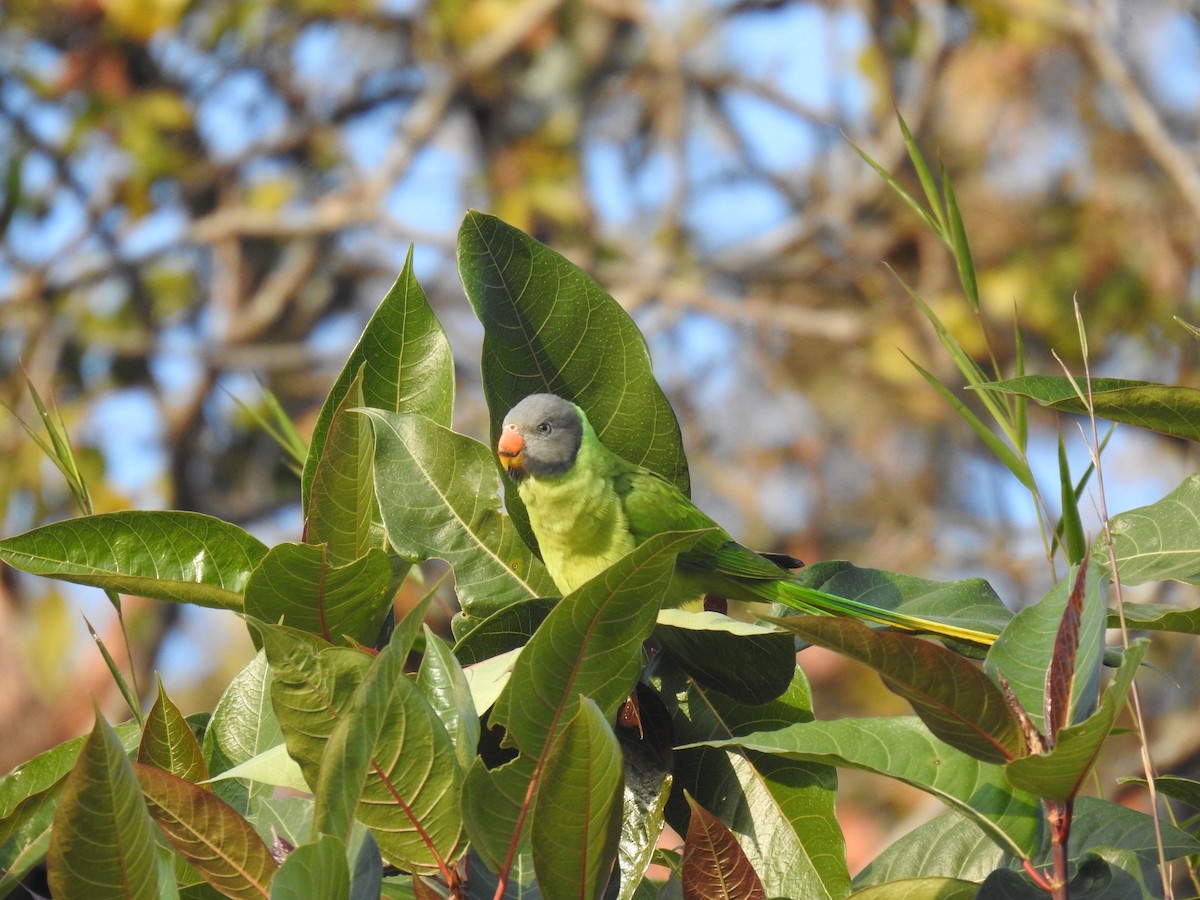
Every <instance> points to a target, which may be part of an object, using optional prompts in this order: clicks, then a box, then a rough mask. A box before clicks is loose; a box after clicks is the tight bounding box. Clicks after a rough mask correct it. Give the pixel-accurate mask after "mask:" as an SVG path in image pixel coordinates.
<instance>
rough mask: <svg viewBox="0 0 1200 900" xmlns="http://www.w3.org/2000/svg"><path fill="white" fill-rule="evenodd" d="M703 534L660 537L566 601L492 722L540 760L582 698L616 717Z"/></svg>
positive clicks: (517, 668) (523, 660)
mask: <svg viewBox="0 0 1200 900" xmlns="http://www.w3.org/2000/svg"><path fill="white" fill-rule="evenodd" d="M704 533H705V532H698V531H693V532H667V533H664V534H660V535H655V536H654V537H653V538H651V539H649V540H648V541H646V542H645V543H643V544H642V545H641V546H639V547H637V548H636V549H634V550H633V551H632V552H630V553H629V554H628V555H626V556H625V557H623V558H622V559H620V560H618V561H617V562H616V563H614V564H613V565H612V566H610V567H609V568H608V569H606V570H604V571H603V572H601V573H600V574H599V575H597V576H596V577H595V578H593V579H592V580H591V581H589V582H587V583H586V584H585V585H583V586H582V587H581V588H579V589H578V590H576V591H573V592H572V593H571V594H570V595H569V596H568V597H565V598H564V599H563V601H562V603H560V604H559V605H558V606H556V607H555V608H554V611H553V612H551V613H550V615H549V616H547V618H546V621H545V622H543V623H542V627H541V628H539V629H538V631H537V634H535V635H534V636H533V639H532V640H531V641H530V642H529V643H528V645H526V647H525V649H524V651H523V652H522V653H521V655H520V656H519V657H517V661H516V663H515V664H514V666H513V673H512V677H511V679H510V680H509V682H508V686H507V687H506V688H505V690H504V692H503V693H502V694H501V695H500V698H499V699H498V700H497V701H496V705H495V707H494V708H493V710H492V716H491V720H490V721H491V723H492V724H493V725H502V726H504V728H505V729H507V731H508V738H509V740H511V741H512V742H513V743H514V744H515V745H516V746H517V747H519V748H520V749H521V751H522V752H523V753H525V754H527V755H529V756H531V757H533V758H534V759H539V760H540V759H543V758H544V756H545V753H546V751H547V749H548V748H549V747H550V745H551V743H552V738H553V736H554V734H555V733H556V732H557V731H559V730H560V729H561V728H562V727H563V726H564V725H565V722H566V717H565V715H564V713H565V712H566V711H567V710H569V709H573V708H574V707H575V704H576V703H577V702H578V697H579V695H580V694H582V695H584V696H586V697H590V698H591V699H592V700H594V701H595V702H596V704H597V705H598V706H599V707H600V709H601V711H602V712H603V713H604V716H605V718H611V717H612V716H614V715H615V714H616V711H617V706H618V705H620V703H621V702H622V701H623V700H625V698H626V697H628V696H629V692H630V691H631V690H632V689H633V685H634V683H635V682H636V681H637V676H638V672H639V670H640V669H641V661H642V641H644V640H645V639H646V638H647V637H648V636H649V634H650V631H651V629H653V627H654V621H655V617H656V616H657V614H658V605H659V602H660V601H661V598H662V595H663V592H664V591H665V590H666V588H667V585H668V584H669V583H670V581H671V577H672V575H673V573H674V568H675V557H676V555H678V554H679V553H681V552H683V551H684V550H686V549H688V548H689V547H691V546H692V545H693V544H694V543H695V542H696V540H697V539H698V538H699V537H700V535H701V534H704Z"/></svg>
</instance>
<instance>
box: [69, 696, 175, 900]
mask: <svg viewBox="0 0 1200 900" xmlns="http://www.w3.org/2000/svg"><path fill="white" fill-rule="evenodd" d="M156 856H157V850H156V848H155V839H154V823H153V822H152V821H151V820H150V813H149V812H148V811H147V810H146V802H145V800H143V799H142V792H141V788H140V787H139V785H138V781H137V777H136V776H135V775H134V774H133V767H132V765H131V764H130V762H129V760H128V759H127V758H126V756H125V750H124V748H123V747H122V746H121V742H120V740H119V739H118V738H117V735H116V732H115V731H113V729H112V727H111V726H110V725H109V724H108V723H107V722H105V721H104V719H103V717H102V716H101V715H100V713H99V710H97V712H96V726H95V727H94V728H93V729H92V733H91V735H89V736H88V739H87V740H86V741H85V742H84V744H83V748H82V749H81V750H80V753H79V758H78V760H77V761H76V763H75V767H74V768H73V769H72V770H71V773H70V774H69V775H68V776H67V779H66V784H65V785H64V786H63V791H62V796H61V797H60V798H59V803H58V809H57V811H56V812H55V814H54V826H53V832H52V836H51V839H50V849H49V854H48V859H47V868H48V872H49V880H50V890H51V892H52V893H53V895H54V896H55V897H66V898H71V897H106V896H108V897H129V898H135V900H142V898H145V900H158V896H159V891H158V863H157V860H156Z"/></svg>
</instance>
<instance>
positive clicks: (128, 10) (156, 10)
mask: <svg viewBox="0 0 1200 900" xmlns="http://www.w3.org/2000/svg"><path fill="white" fill-rule="evenodd" d="M99 4H100V7H101V8H102V9H103V10H104V15H105V16H107V17H108V20H109V21H110V22H112V24H113V25H115V26H116V27H117V28H118V29H119V30H120V31H121V32H122V33H123V34H124V35H125V36H126V37H130V38H133V39H134V40H135V41H138V42H139V43H145V42H146V41H148V40H149V39H150V38H151V36H152V35H153V34H154V33H155V32H156V31H158V30H159V29H161V28H171V27H173V26H175V25H176V24H177V23H178V22H179V19H180V17H181V16H182V15H183V11H184V10H185V9H186V8H187V5H188V0H99Z"/></svg>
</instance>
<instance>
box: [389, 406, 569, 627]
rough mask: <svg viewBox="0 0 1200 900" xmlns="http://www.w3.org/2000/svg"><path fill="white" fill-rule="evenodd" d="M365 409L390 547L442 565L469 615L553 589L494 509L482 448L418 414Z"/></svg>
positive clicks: (494, 484) (490, 469)
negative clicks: (451, 571) (372, 428)
mask: <svg viewBox="0 0 1200 900" xmlns="http://www.w3.org/2000/svg"><path fill="white" fill-rule="evenodd" d="M367 412H368V414H369V415H370V416H371V421H372V422H373V424H374V426H375V491H376V496H378V498H379V506H380V511H381V512H382V513H383V522H384V527H385V528H386V529H387V533H388V538H389V539H390V541H391V543H392V546H393V547H394V548H395V549H396V552H398V553H399V554H400V555H401V556H402V557H404V558H405V559H408V560H411V561H414V562H415V561H419V560H424V559H429V558H430V557H438V558H440V559H444V560H446V562H448V563H450V565H451V566H453V567H454V584H455V589H456V590H457V592H458V597H459V600H460V602H461V603H462V605H463V609H464V611H465V612H466V614H467V615H468V616H471V617H475V616H479V617H481V618H482V617H486V616H488V615H491V614H492V613H493V612H495V611H496V610H498V609H500V608H501V607H503V606H507V605H508V604H510V603H516V602H519V601H521V600H526V599H528V598H530V597H544V596H550V595H554V594H557V593H558V592H557V591H556V590H555V587H554V583H553V582H552V581H551V580H550V576H549V575H548V574H547V573H546V570H545V568H544V567H543V566H542V564H541V563H540V562H539V561H538V560H537V558H536V557H535V556H534V555H533V554H532V553H531V552H530V551H529V548H528V547H527V546H526V545H525V543H524V542H523V541H522V540H521V537H520V535H518V534H517V532H516V529H515V528H514V527H513V524H512V521H511V520H510V519H509V518H508V517H507V516H506V515H504V514H503V513H502V512H501V510H500V485H499V478H498V475H497V473H496V464H495V463H494V462H493V461H492V454H491V452H490V451H488V450H487V448H485V447H484V446H483V445H482V444H480V443H479V442H478V441H474V440H471V438H468V437H464V436H463V435H461V434H455V433H454V432H453V431H451V430H450V429H448V428H444V427H442V426H441V425H438V424H437V423H436V422H434V421H433V420H431V419H427V418H425V417H424V416H403V415H396V414H391V413H385V412H381V411H379V410H368V411H367Z"/></svg>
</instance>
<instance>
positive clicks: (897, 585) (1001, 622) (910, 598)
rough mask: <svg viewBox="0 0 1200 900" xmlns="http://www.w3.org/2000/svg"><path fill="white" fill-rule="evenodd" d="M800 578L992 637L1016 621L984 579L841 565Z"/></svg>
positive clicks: (808, 569) (821, 566)
mask: <svg viewBox="0 0 1200 900" xmlns="http://www.w3.org/2000/svg"><path fill="white" fill-rule="evenodd" d="M796 577H797V580H799V581H800V582H801V583H802V584H805V585H807V586H809V587H814V588H818V589H819V590H822V591H826V592H827V593H830V594H835V595H836V596H838V597H846V598H849V599H851V600H858V601H860V602H862V603H869V604H870V605H872V606H877V607H880V608H882V609H889V610H893V611H895V612H899V613H904V614H906V615H911V616H918V617H920V618H924V619H933V620H935V621H941V622H950V623H953V624H955V625H961V626H964V627H967V628H973V629H976V630H978V631H987V632H991V633H992V634H998V633H1000V632H1001V631H1002V630H1003V629H1004V628H1005V627H1006V626H1007V625H1008V623H1009V622H1011V621H1012V618H1013V614H1012V611H1011V610H1010V609H1009V608H1008V607H1007V606H1005V605H1004V601H1002V600H1001V599H1000V597H999V596H997V594H996V592H995V591H994V590H993V589H992V586H991V585H990V584H988V583H987V582H986V581H984V580H983V579H982V578H962V579H959V580H957V581H930V580H928V579H925V578H916V577H914V576H912V575H901V574H899V573H896V572H885V571H884V570H882V569H862V568H859V567H858V566H854V565H851V564H850V563H848V562H842V561H829V562H820V563H814V564H813V565H810V566H805V567H804V568H803V569H801V570H800V571H799V572H797V573H796ZM786 612H787V611H786V610H785V611H784V612H783V614H786Z"/></svg>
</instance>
